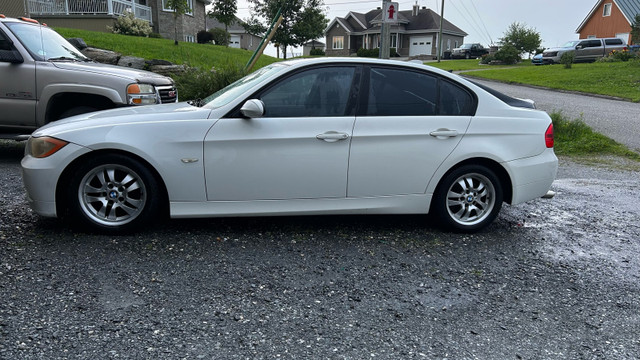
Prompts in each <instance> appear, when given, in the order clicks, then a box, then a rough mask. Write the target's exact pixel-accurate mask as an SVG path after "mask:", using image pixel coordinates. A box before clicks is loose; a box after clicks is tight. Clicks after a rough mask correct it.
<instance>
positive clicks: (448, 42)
mask: <svg viewBox="0 0 640 360" xmlns="http://www.w3.org/2000/svg"><path fill="white" fill-rule="evenodd" d="M447 50H451V39H447Z"/></svg>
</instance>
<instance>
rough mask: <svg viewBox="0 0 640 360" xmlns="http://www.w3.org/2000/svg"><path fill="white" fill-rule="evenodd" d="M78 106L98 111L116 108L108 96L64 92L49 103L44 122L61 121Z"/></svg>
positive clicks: (53, 97) (52, 98) (56, 95)
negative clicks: (65, 113) (65, 114)
mask: <svg viewBox="0 0 640 360" xmlns="http://www.w3.org/2000/svg"><path fill="white" fill-rule="evenodd" d="M78 106H88V107H93V108H96V109H97V110H106V109H112V108H114V107H116V104H115V103H114V102H113V101H111V99H109V98H108V97H106V96H103V95H98V94H87V93H75V92H63V93H58V94H55V95H53V96H52V97H51V98H50V99H49V101H48V103H47V109H46V112H45V115H44V122H45V123H49V122H51V121H55V120H59V119H60V115H62V114H63V113H64V112H65V111H66V110H68V109H72V108H74V107H78Z"/></svg>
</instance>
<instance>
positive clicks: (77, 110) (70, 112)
mask: <svg viewBox="0 0 640 360" xmlns="http://www.w3.org/2000/svg"><path fill="white" fill-rule="evenodd" d="M93 111H98V109H96V108H94V107H91V106H76V107H72V108H71V109H67V110H65V111H63V112H62V114H60V117H59V118H58V120H59V119H64V118H68V117H70V116H75V115H80V114H86V113H90V112H93Z"/></svg>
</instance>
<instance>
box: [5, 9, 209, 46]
mask: <svg viewBox="0 0 640 360" xmlns="http://www.w3.org/2000/svg"><path fill="white" fill-rule="evenodd" d="M166 2H167V0H99V1H96V0H24V1H23V0H0V9H2V10H1V11H3V12H4V14H5V15H7V16H12V17H20V16H27V17H31V18H34V19H37V20H40V21H41V22H45V23H47V24H48V25H50V26H54V27H55V26H57V27H68V28H74V29H83V30H91V31H101V32H109V29H108V27H109V26H113V23H114V21H115V20H116V19H117V18H118V16H120V15H123V14H125V13H126V12H127V11H132V12H133V13H134V15H135V16H136V18H138V19H143V20H146V21H148V22H149V23H150V24H151V25H152V27H153V31H154V32H156V33H159V34H160V35H162V37H165V38H167V39H173V38H174V17H173V11H171V10H169V9H167V8H166V6H165V4H166ZM187 3H188V4H189V7H190V8H191V12H189V13H187V14H184V15H182V16H180V17H178V19H177V21H178V39H180V40H182V41H190V42H195V41H196V34H197V33H198V31H200V30H203V29H204V28H205V20H204V19H205V16H206V13H205V5H209V4H211V0H187Z"/></svg>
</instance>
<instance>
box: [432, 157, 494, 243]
mask: <svg viewBox="0 0 640 360" xmlns="http://www.w3.org/2000/svg"><path fill="white" fill-rule="evenodd" d="M502 200H503V191H502V187H501V184H500V180H499V179H498V177H497V176H496V175H495V173H494V172H493V171H491V170H490V169H489V168H487V167H484V166H480V165H465V166H462V167H459V168H457V169H455V170H453V171H452V172H450V173H449V174H447V175H446V176H445V177H444V178H443V179H442V181H441V182H440V184H439V185H438V187H437V189H436V193H435V194H434V198H433V202H432V207H431V209H432V211H433V213H434V216H435V217H436V218H437V219H438V220H439V225H441V226H443V227H444V228H446V229H449V230H454V231H459V232H475V231H478V230H480V229H482V228H484V227H485V226H487V225H489V224H490V223H491V222H492V221H493V220H494V219H495V218H496V216H497V215H498V213H499V212H500V208H501V207H502Z"/></svg>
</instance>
